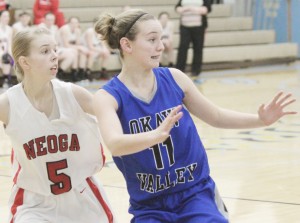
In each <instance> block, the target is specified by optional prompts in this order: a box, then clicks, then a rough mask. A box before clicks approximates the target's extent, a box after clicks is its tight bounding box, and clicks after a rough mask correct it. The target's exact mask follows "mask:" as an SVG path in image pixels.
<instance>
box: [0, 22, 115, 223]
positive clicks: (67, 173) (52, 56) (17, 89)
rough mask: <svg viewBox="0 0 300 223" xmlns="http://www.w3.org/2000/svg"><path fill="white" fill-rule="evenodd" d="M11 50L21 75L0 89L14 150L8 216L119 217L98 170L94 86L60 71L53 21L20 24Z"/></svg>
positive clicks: (93, 222) (34, 221)
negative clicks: (67, 77) (23, 26)
mask: <svg viewBox="0 0 300 223" xmlns="http://www.w3.org/2000/svg"><path fill="white" fill-rule="evenodd" d="M12 53H13V57H14V60H15V65H16V71H17V74H18V78H19V79H20V80H21V83H19V84H17V85H15V86H14V87H11V88H9V89H8V90H7V91H6V92H4V93H3V94H1V95H0V121H1V122H3V123H4V127H5V132H6V133H7V135H8V136H9V137H10V139H11V143H12V146H13V151H14V153H13V174H14V175H13V180H14V186H13V188H12V193H11V196H10V201H9V203H10V205H9V206H10V217H9V220H8V222H10V223H40V222H45V223H46V222H47V223H50V222H51V223H54V222H63V223H74V222H75V223H76V222H77V223H83V222H89V223H100V222H101V223H113V222H115V221H114V218H113V215H112V212H111V210H110V207H109V205H108V203H107V200H106V198H105V194H104V191H103V189H102V187H100V186H99V184H98V183H97V181H96V179H95V178H94V177H93V175H94V174H95V173H97V172H98V171H100V170H101V168H102V166H103V165H104V160H105V159H104V156H103V153H102V152H103V151H102V147H101V141H100V132H99V128H98V126H97V123H96V118H95V117H94V116H92V115H94V112H93V106H92V99H93V97H92V94H91V93H90V92H88V91H87V90H85V89H84V88H82V87H79V86H77V85H74V84H71V83H65V82H62V81H59V80H58V79H56V78H55V76H56V73H57V70H58V56H57V53H56V43H55V40H54V37H53V36H52V35H51V33H50V31H49V30H48V29H44V28H37V29H28V30H25V31H20V32H18V33H17V34H16V35H15V36H14V39H13V44H12ZM2 220H3V219H2Z"/></svg>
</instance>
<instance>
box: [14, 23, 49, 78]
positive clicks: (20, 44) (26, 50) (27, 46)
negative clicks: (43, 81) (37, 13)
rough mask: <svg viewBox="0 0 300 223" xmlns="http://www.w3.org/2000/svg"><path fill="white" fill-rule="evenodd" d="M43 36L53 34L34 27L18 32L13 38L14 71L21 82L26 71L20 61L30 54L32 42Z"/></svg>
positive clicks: (44, 29)
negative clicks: (22, 57)
mask: <svg viewBox="0 0 300 223" xmlns="http://www.w3.org/2000/svg"><path fill="white" fill-rule="evenodd" d="M42 34H46V35H51V32H50V31H49V30H48V29H46V28H41V27H34V28H28V29H25V30H22V31H20V32H17V33H16V35H14V37H13V40H12V56H13V58H14V69H15V72H16V75H17V78H18V80H19V81H22V80H23V79H24V70H23V68H22V67H21V65H20V64H19V62H18V60H19V58H20V57H21V56H28V55H29V54H30V50H31V43H32V41H33V40H35V39H36V38H37V37H38V36H40V35H42Z"/></svg>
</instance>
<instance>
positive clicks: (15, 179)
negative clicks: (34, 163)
mask: <svg viewBox="0 0 300 223" xmlns="http://www.w3.org/2000/svg"><path fill="white" fill-rule="evenodd" d="M20 170H21V165H20V163H19V167H18V170H17V172H16V174H15V176H14V179H13V182H14V184H16V183H17V180H18V176H19V173H20Z"/></svg>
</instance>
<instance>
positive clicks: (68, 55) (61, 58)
mask: <svg viewBox="0 0 300 223" xmlns="http://www.w3.org/2000/svg"><path fill="white" fill-rule="evenodd" d="M39 26H40V27H44V28H47V29H48V30H50V32H51V34H52V36H53V37H54V38H55V40H56V41H57V42H58V39H59V38H58V27H57V25H55V16H54V15H53V14H52V13H51V12H48V13H47V14H46V15H45V19H44V22H43V23H40V24H39ZM57 57H58V62H59V68H58V72H57V74H56V77H57V78H59V79H61V80H64V81H72V74H70V73H68V71H69V70H70V68H71V70H73V71H74V70H77V67H78V53H77V50H75V49H73V48H67V47H62V46H61V45H58V46H57Z"/></svg>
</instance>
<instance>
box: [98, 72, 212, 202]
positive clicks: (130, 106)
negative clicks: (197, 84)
mask: <svg viewBox="0 0 300 223" xmlns="http://www.w3.org/2000/svg"><path fill="white" fill-rule="evenodd" d="M153 71H154V74H155V77H156V83H157V90H156V92H155V95H154V96H153V98H152V100H151V101H150V102H149V103H147V102H145V101H142V100H140V99H139V98H137V97H135V96H134V95H133V94H132V93H131V92H130V91H129V89H128V88H127V87H126V86H125V85H124V84H123V83H122V82H121V81H120V80H119V79H118V77H114V78H113V79H111V80H110V81H109V82H108V83H107V84H106V85H104V86H103V89H104V90H106V91H107V92H109V93H110V94H111V95H112V96H113V97H114V98H115V99H116V101H117V102H118V110H117V114H118V116H119V119H120V121H121V124H122V127H123V131H124V133H125V134H136V133H140V132H147V131H151V130H154V129H156V128H157V127H158V126H159V124H160V123H161V122H162V121H163V120H164V119H165V118H166V116H167V115H168V114H169V112H170V111H171V109H172V108H174V107H175V106H177V105H181V104H183V98H184V93H183V91H182V89H181V88H180V87H179V86H178V85H177V83H176V82H175V80H174V79H173V76H172V74H171V73H170V71H169V69H168V68H155V69H153ZM199 109H201V108H199ZM182 112H183V117H182V118H181V119H180V120H179V121H178V122H177V123H176V124H175V125H174V127H173V128H172V130H171V132H170V136H169V137H168V138H167V140H165V141H164V142H163V143H160V144H157V145H153V146H152V147H150V148H145V149H144V150H143V151H141V152H137V153H134V154H131V155H124V156H119V157H113V159H114V161H115V163H116V165H117V167H118V168H119V170H120V171H121V172H122V173H123V176H124V177H125V179H126V183H127V190H128V192H129V195H130V202H131V203H132V202H133V203H139V202H143V201H146V200H148V199H153V198H156V197H158V196H161V195H163V194H171V193H174V192H178V191H183V190H185V189H187V188H190V187H191V186H193V185H195V184H197V183H200V182H201V181H204V180H205V179H207V177H208V176H209V167H208V161H207V156H206V152H205V150H204V148H203V145H202V142H201V140H200V137H199V135H198V132H197V129H196V126H195V124H194V122H193V120H192V118H191V116H190V114H189V112H188V110H187V109H186V108H185V107H183V109H182Z"/></svg>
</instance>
